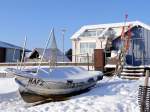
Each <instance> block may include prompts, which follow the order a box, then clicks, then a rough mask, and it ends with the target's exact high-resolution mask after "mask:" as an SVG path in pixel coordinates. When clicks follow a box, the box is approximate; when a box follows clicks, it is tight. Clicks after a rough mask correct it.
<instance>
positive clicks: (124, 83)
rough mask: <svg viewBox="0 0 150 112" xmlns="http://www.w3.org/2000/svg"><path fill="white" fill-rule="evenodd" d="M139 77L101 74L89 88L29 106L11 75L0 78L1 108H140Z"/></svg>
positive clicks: (108, 111) (9, 111)
mask: <svg viewBox="0 0 150 112" xmlns="http://www.w3.org/2000/svg"><path fill="white" fill-rule="evenodd" d="M141 82H142V81H141V80H127V79H120V78H118V77H113V78H109V77H104V79H103V80H101V81H99V82H98V84H97V85H96V86H95V87H94V88H93V89H92V90H90V91H89V92H86V93H83V94H80V95H77V96H73V97H71V98H70V99H69V100H66V101H59V102H48V103H45V104H41V105H38V106H29V107H27V105H28V104H27V103H25V102H24V101H23V99H22V98H21V96H20V94H19V91H18V85H17V84H16V83H15V81H14V79H13V78H0V112H139V105H138V101H137V96H138V87H139V84H141Z"/></svg>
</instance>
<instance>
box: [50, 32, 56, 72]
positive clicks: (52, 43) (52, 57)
mask: <svg viewBox="0 0 150 112" xmlns="http://www.w3.org/2000/svg"><path fill="white" fill-rule="evenodd" d="M56 62H57V43H56V38H55V34H54V30H53V32H52V37H51V41H50V57H49V70H50V71H51V69H53V68H55V67H56Z"/></svg>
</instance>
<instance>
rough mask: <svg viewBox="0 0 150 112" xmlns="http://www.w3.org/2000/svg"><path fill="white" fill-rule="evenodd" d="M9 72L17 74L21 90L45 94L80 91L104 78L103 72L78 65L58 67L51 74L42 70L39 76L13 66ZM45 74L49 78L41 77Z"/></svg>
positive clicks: (63, 93)
mask: <svg viewBox="0 0 150 112" xmlns="http://www.w3.org/2000/svg"><path fill="white" fill-rule="evenodd" d="M45 70H46V69H45ZM7 72H9V73H11V74H14V75H15V76H16V79H15V80H16V82H17V83H18V84H19V85H20V91H25V92H28V93H34V94H39V95H44V96H45V95H65V94H71V93H74V92H80V91H83V90H86V89H89V88H91V87H92V86H94V85H95V84H96V82H97V81H98V80H102V78H103V75H102V73H101V72H97V71H84V70H82V69H80V68H76V67H74V68H71V67H70V68H60V69H56V71H52V72H51V74H47V73H45V72H43V70H41V71H40V73H41V74H40V75H39V76H38V75H37V74H36V73H35V72H33V71H32V72H31V71H28V70H24V71H20V70H16V69H12V68H11V69H7ZM59 73H60V74H59ZM44 75H46V77H47V78H46V77H43V78H42V77H41V76H44ZM62 76H63V77H62ZM60 77H61V78H60Z"/></svg>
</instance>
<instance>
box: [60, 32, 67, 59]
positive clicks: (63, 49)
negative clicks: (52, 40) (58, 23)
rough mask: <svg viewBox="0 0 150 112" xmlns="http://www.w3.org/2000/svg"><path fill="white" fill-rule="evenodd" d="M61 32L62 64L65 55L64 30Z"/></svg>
mask: <svg viewBox="0 0 150 112" xmlns="http://www.w3.org/2000/svg"><path fill="white" fill-rule="evenodd" d="M61 32H62V40H63V41H62V42H63V44H62V51H63V62H64V55H65V47H64V46H65V45H64V37H65V32H66V29H62V30H61Z"/></svg>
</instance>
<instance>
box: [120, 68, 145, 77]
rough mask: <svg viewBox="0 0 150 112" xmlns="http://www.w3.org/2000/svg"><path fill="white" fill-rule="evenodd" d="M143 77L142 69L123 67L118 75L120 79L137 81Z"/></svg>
mask: <svg viewBox="0 0 150 112" xmlns="http://www.w3.org/2000/svg"><path fill="white" fill-rule="evenodd" d="M144 75H145V71H144V67H134V66H125V67H124V68H123V70H122V72H121V74H120V77H121V78H124V79H139V78H140V77H143V76H144Z"/></svg>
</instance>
